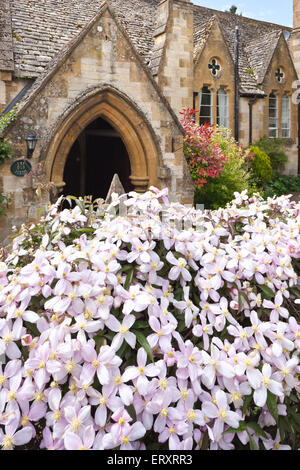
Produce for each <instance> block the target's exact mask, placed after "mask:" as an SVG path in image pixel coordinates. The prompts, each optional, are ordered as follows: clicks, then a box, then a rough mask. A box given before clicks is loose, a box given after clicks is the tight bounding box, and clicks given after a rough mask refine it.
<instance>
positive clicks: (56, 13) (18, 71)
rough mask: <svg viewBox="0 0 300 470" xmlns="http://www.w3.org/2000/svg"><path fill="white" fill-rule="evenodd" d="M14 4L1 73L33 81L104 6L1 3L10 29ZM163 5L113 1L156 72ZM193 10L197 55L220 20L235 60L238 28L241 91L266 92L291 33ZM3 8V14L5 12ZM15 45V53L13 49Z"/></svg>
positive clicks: (96, 0) (38, 0)
mask: <svg viewBox="0 0 300 470" xmlns="http://www.w3.org/2000/svg"><path fill="white" fill-rule="evenodd" d="M9 1H10V8H11V30H9V28H7V27H6V30H7V31H6V35H4V36H3V34H2V37H1V35H0V40H1V47H0V70H6V69H7V70H8V69H11V70H13V69H14V73H15V75H17V76H18V75H19V76H25V77H33V78H35V77H38V76H39V75H40V74H41V72H43V71H44V70H45V68H46V66H47V64H49V62H51V61H52V59H53V58H55V57H56V56H57V55H58V54H59V52H60V51H61V50H62V49H64V48H65V46H66V45H67V44H68V43H70V42H72V41H73V40H74V39H75V38H76V37H77V36H78V35H79V34H80V31H81V30H82V29H83V28H84V27H85V26H86V25H87V24H88V23H89V22H90V21H91V20H92V19H93V17H95V15H96V14H97V13H98V12H99V11H100V9H101V6H102V5H103V3H104V0H76V1H74V0H2V2H3V4H4V5H5V7H4V10H5V15H6V25H8V24H10V23H9V22H7V19H8V13H7V11H8V6H7V5H8V4H9ZM159 2H160V0H108V3H109V5H110V7H111V8H112V10H113V11H114V14H115V16H116V17H117V19H118V20H119V21H120V23H121V24H122V26H123V27H124V28H125V30H126V31H127V33H128V35H129V37H130V39H131V41H132V43H133V44H134V46H135V47H136V49H137V51H138V53H139V54H140V56H141V57H142V59H143V61H144V62H145V64H147V65H149V67H150V70H151V72H152V73H153V74H156V73H157V71H158V68H159V63H160V58H161V55H162V54H161V51H157V50H156V49H155V47H154V39H153V37H154V34H155V31H156V17H157V5H158V3H159ZM193 8H194V55H195V57H197V55H198V54H199V52H200V51H201V49H202V48H203V46H204V45H205V42H206V39H207V38H208V36H209V32H210V30H211V28H212V27H213V24H214V22H215V21H218V22H219V24H220V27H221V30H222V32H223V35H224V39H225V41H226V43H227V46H228V48H229V51H230V53H231V55H232V57H233V59H234V34H235V26H236V25H237V26H239V31H240V42H241V44H240V66H239V75H240V90H241V92H242V93H245V94H246V93H249V94H252V93H258V94H262V93H263V92H262V91H261V87H260V85H261V83H262V81H263V78H264V75H265V72H266V70H267V68H268V65H269V63H270V59H271V57H272V55H273V53H274V50H275V48H276V45H277V42H278V40H279V37H280V35H281V34H282V32H283V31H284V30H287V31H291V29H290V28H287V27H284V26H278V25H275V24H271V23H265V22H262V21H257V20H252V19H249V18H245V17H241V16H239V15H233V14H231V13H225V12H220V11H217V10H212V9H209V8H205V7H201V6H198V5H194V6H193ZM0 10H2V11H3V8H2V7H1V8H0ZM0 17H1V15H0ZM2 18H3V16H2ZM0 26H1V19H0ZM10 47H12V50H9V48H10ZM12 53H13V56H12ZM12 59H14V60H12ZM5 65H6V69H5ZM1 67H2V68H1ZM250 69H253V71H254V73H253V74H252V73H249V70H250Z"/></svg>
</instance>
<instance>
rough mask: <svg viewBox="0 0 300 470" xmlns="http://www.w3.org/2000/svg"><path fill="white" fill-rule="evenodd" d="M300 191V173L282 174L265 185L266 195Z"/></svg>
mask: <svg viewBox="0 0 300 470" xmlns="http://www.w3.org/2000/svg"><path fill="white" fill-rule="evenodd" d="M296 192H300V175H298V176H286V175H280V176H277V177H275V178H273V179H272V181H270V182H269V183H268V185H267V186H266V187H265V191H264V195H265V197H266V198H267V197H274V196H282V195H283V194H291V193H296Z"/></svg>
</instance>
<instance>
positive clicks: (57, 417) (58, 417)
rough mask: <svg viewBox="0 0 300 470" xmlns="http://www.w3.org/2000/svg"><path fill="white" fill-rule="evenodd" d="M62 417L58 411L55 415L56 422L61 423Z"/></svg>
mask: <svg viewBox="0 0 300 470" xmlns="http://www.w3.org/2000/svg"><path fill="white" fill-rule="evenodd" d="M60 417H61V413H60V412H59V411H56V412H55V413H54V415H53V419H54V421H59V420H60Z"/></svg>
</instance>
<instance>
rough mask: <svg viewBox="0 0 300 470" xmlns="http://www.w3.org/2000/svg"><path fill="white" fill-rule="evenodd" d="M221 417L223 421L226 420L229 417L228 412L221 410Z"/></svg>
mask: <svg viewBox="0 0 300 470" xmlns="http://www.w3.org/2000/svg"><path fill="white" fill-rule="evenodd" d="M219 416H220V418H221V419H225V418H226V416H227V411H226V410H223V409H222V410H220V412H219Z"/></svg>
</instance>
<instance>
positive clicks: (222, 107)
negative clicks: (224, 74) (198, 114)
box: [216, 88, 229, 128]
mask: <svg viewBox="0 0 300 470" xmlns="http://www.w3.org/2000/svg"><path fill="white" fill-rule="evenodd" d="M216 123H217V124H218V125H219V126H222V127H226V128H228V127H229V126H228V93H227V91H226V90H225V88H219V90H218V91H217V119H216Z"/></svg>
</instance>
